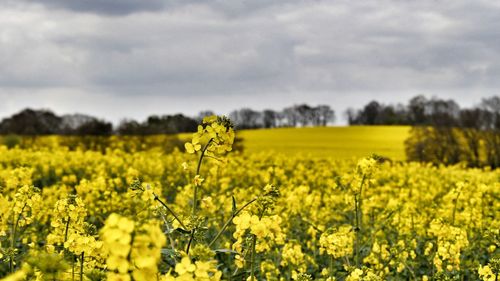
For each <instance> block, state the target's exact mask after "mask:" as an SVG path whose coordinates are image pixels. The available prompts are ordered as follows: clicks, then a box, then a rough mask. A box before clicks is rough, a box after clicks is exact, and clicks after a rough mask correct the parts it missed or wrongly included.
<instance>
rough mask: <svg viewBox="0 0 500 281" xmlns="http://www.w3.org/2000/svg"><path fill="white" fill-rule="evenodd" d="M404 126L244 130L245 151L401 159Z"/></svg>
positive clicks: (407, 131)
mask: <svg viewBox="0 0 500 281" xmlns="http://www.w3.org/2000/svg"><path fill="white" fill-rule="evenodd" d="M409 131H410V127H408V126H350V127H315V128H279V129H267V130H245V131H242V132H239V134H238V136H239V137H241V138H242V139H243V144H244V147H245V151H247V152H250V153H254V152H262V151H271V152H277V153H286V154H303V155H304V156H310V157H314V158H317V157H322V158H324V157H332V158H336V159H353V158H362V157H366V156H367V155H371V154H372V153H376V154H379V155H383V156H385V157H389V158H391V159H394V160H404V159H405V152H404V141H405V139H406V138H407V137H408V135H409Z"/></svg>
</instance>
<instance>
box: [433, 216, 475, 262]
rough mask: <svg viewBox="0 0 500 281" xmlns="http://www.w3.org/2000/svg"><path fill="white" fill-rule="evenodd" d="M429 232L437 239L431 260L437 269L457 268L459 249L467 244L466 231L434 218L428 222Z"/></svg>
mask: <svg viewBox="0 0 500 281" xmlns="http://www.w3.org/2000/svg"><path fill="white" fill-rule="evenodd" d="M429 233H430V234H431V235H432V236H434V237H436V239H437V250H436V254H435V256H434V260H433V262H434V266H435V267H436V269H437V271H438V272H439V271H443V270H444V269H446V270H447V271H452V270H454V269H455V270H459V269H460V255H461V251H462V249H463V248H465V247H467V246H468V245H469V240H468V239H467V232H465V230H463V229H461V228H458V227H454V226H451V225H448V224H444V223H443V222H441V221H439V220H434V221H432V222H431V224H430V227H429Z"/></svg>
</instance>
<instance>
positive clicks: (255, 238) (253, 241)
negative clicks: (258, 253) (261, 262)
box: [250, 234, 257, 281]
mask: <svg viewBox="0 0 500 281" xmlns="http://www.w3.org/2000/svg"><path fill="white" fill-rule="evenodd" d="M256 243H257V236H255V234H254V235H253V236H252V253H251V255H250V280H251V281H254V280H255V275H254V266H255V244H256Z"/></svg>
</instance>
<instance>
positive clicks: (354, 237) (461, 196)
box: [0, 117, 500, 281]
mask: <svg viewBox="0 0 500 281" xmlns="http://www.w3.org/2000/svg"><path fill="white" fill-rule="evenodd" d="M308 130H309V129H303V131H302V132H301V135H302V136H303V137H304V139H306V138H309V136H307V135H306V132H307V131H308ZM310 130H312V131H314V130H313V129H310ZM316 130H318V131H316V132H317V133H318V134H317V135H315V136H314V137H313V138H314V139H316V140H317V143H316V145H315V146H314V148H312V151H313V152H312V153H313V154H314V153H321V151H322V149H321V147H322V145H321V144H320V143H321V141H320V140H321V139H322V137H321V134H320V133H319V131H320V130H321V129H316ZM325 130H326V129H325ZM280 131H282V132H284V133H285V134H284V136H286V137H280V136H279V132H280ZM312 131H311V132H312ZM259 134H261V135H259ZM286 134H291V133H290V132H288V131H287V130H286V129H282V130H276V131H265V130H263V131H258V132H257V131H256V132H255V133H253V135H252V133H250V132H244V133H243V138H244V139H246V141H248V142H252V141H253V145H254V147H249V148H248V150H246V151H244V152H243V153H241V154H240V153H233V152H231V147H232V144H233V139H234V132H233V130H232V129H231V128H230V126H229V123H228V122H227V120H225V119H223V118H215V117H212V118H207V119H206V120H205V121H204V123H203V124H202V125H201V126H200V127H199V132H198V133H196V134H194V135H193V137H192V138H191V139H190V140H189V141H188V143H186V145H185V151H181V152H179V151H174V152H172V153H165V152H164V151H160V150H146V151H138V152H127V151H125V150H123V149H119V148H116V149H109V150H108V151H106V152H105V153H103V152H97V151H90V150H88V151H83V150H74V151H70V150H68V148H66V147H58V146H54V147H48V148H37V149H30V148H24V149H21V148H11V149H7V147H5V146H0V189H1V193H0V278H5V279H2V280H115V281H125V280H127V281H128V280H135V281H142V280H147V281H149V280H164V281H167V280H330V281H331V280H346V281H353V280H488V281H493V280H497V279H498V273H499V271H500V260H499V256H500V220H499V218H500V200H499V199H500V171H499V170H495V171H491V170H480V169H467V168H463V167H460V166H450V167H444V166H441V167H435V166H430V165H424V164H418V163H406V162H398V161H390V160H384V159H382V158H379V157H369V155H370V154H371V152H377V153H379V154H382V155H384V156H389V157H390V158H392V159H395V160H397V159H402V157H401V154H394V155H389V154H384V153H383V152H382V151H369V150H370V149H369V147H368V148H367V150H366V153H365V151H362V152H358V154H353V156H359V155H361V154H365V155H364V157H360V159H358V160H349V159H342V160H339V159H335V158H322V157H309V156H305V155H295V154H291V153H288V152H287V151H286V150H280V149H273V150H276V151H277V152H267V149H262V148H261V147H262V146H264V145H265V144H266V143H273V146H274V147H275V148H284V149H288V151H291V150H293V144H290V143H289V142H286V141H284V140H283V139H287V138H289V135H286ZM252 137H254V138H255V139H253V140H252ZM369 137H370V136H368V138H369ZM371 137H372V139H373V138H376V136H371ZM382 137H383V136H382ZM266 138H267V140H266ZM259 140H260V141H259ZM326 142H330V141H329V140H328V141H326ZM339 143H341V142H340V141H339ZM360 143H362V140H361V139H360ZM287 144H289V146H288V147H287ZM259 146H260V147H259ZM394 146H395V145H391V146H388V149H390V148H392V147H394ZM401 146H402V144H401ZM116 147H120V146H116ZM259 151H262V152H259ZM280 152H283V153H280ZM398 153H401V152H398ZM397 155H400V156H397ZM391 156H392V157H391ZM339 158H346V157H339Z"/></svg>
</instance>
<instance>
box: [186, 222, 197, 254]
mask: <svg viewBox="0 0 500 281" xmlns="http://www.w3.org/2000/svg"><path fill="white" fill-rule="evenodd" d="M195 231H196V228H193V230H191V235H190V236H189V242H188V244H187V247H186V255H189V249H190V248H191V244H192V243H193V239H194V232H195Z"/></svg>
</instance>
